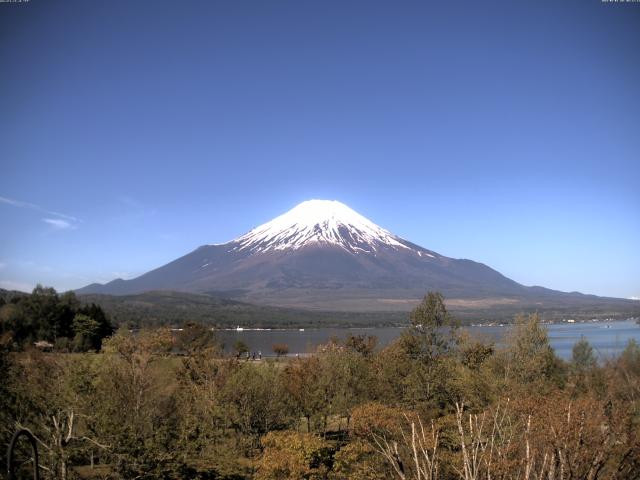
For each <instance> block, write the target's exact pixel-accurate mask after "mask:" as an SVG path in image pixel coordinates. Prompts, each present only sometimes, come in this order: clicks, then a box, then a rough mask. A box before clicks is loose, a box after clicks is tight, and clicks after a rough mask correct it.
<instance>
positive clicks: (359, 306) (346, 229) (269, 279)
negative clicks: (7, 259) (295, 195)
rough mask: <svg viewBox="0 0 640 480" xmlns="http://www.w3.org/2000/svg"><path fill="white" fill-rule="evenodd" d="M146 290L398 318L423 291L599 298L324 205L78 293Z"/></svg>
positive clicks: (491, 299)
mask: <svg viewBox="0 0 640 480" xmlns="http://www.w3.org/2000/svg"><path fill="white" fill-rule="evenodd" d="M151 290H174V291H183V292H192V293H210V294H215V295H218V296H225V297H229V298H236V299H241V300H243V301H249V302H253V303H259V304H268V305H278V306H294V307H309V308H316V309H325V310H332V309H333V310H336V309H337V310H370V311H375V310H406V309H408V308H411V307H412V306H413V305H414V304H415V302H416V300H417V299H419V298H420V297H421V296H422V295H424V293H425V292H426V291H428V290H437V291H440V292H442V293H443V294H444V295H445V297H447V298H449V299H450V301H451V302H458V303H459V304H460V305H464V304H465V302H466V303H469V304H470V305H474V306H476V307H477V306H478V305H479V304H480V305H481V304H485V303H486V304H490V305H512V304H514V305H515V304H518V305H525V304H527V305H535V304H540V305H542V304H543V303H544V302H549V301H553V302H556V303H557V302H561V303H565V302H567V301H570V302H578V303H584V302H585V301H587V302H589V301H591V300H593V299H595V298H598V297H592V296H585V295H581V294H576V293H571V294H569V293H562V292H555V291H552V290H548V289H544V288H541V287H525V286H523V285H520V284H519V283H517V282H514V281H513V280H510V279H508V278H507V277H505V276H503V275H501V274H500V273H498V272H496V271H495V270H493V269H491V268H489V267H487V266H486V265H483V264H481V263H477V262H473V261H471V260H459V259H453V258H449V257H445V256H443V255H440V254H438V253H436V252H433V251H431V250H427V249H426V248H423V247H420V246H418V245H416V244H414V243H411V242H409V241H407V240H404V239H402V238H400V237H398V236H396V235H394V234H393V233H391V232H389V231H387V230H385V229H384V228H381V227H379V226H378V225H376V224H374V223H373V222H371V221H370V220H368V219H367V218H365V217H363V216H362V215H360V214H358V213H357V212H355V211H354V210H352V209H350V208H349V207H347V206H346V205H344V204H342V203H340V202H337V201H327V200H309V201H306V202H303V203H301V204H299V205H297V206H296V207H295V208H293V209H292V210H290V211H288V212H287V213H285V214H283V215H281V216H279V217H277V218H275V219H274V220H272V221H270V222H268V223H265V224H264V225H261V226H259V227H257V228H255V229H253V230H251V231H250V232H248V233H246V234H245V235H242V236H241V237H239V238H237V239H235V240H232V241H230V242H227V243H224V244H219V245H204V246H201V247H199V248H197V249H196V250H194V251H193V252H191V253H189V254H187V255H185V256H183V257H180V258H178V259H177V260H174V261H173V262H171V263H168V264H166V265H164V266H162V267H160V268H157V269H155V270H152V271H150V272H148V273H145V274H144V275H141V276H140V277H137V278H134V279H132V280H122V279H118V280H114V281H112V282H109V283H107V284H104V285H100V284H92V285H88V286H87V287H84V288H82V289H80V290H79V291H78V293H81V294H88V293H101V294H112V295H125V294H135V293H141V292H145V291H151ZM590 299H591V300H590Z"/></svg>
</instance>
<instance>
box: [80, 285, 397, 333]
mask: <svg viewBox="0 0 640 480" xmlns="http://www.w3.org/2000/svg"><path fill="white" fill-rule="evenodd" d="M78 298H79V299H81V300H82V301H83V302H87V303H95V304H97V305H100V306H101V307H102V308H103V309H104V310H105V311H106V312H107V313H108V314H109V316H110V317H111V318H112V320H113V321H114V322H115V323H116V324H119V325H130V326H132V327H143V326H157V325H175V326H180V325H183V324H184V323H185V322H197V323H204V324H208V325H212V326H217V327H236V326H238V325H242V326H245V327H246V326H252V327H257V328H261V327H270V328H273V327H283V328H286V327H289V328H298V327H313V326H322V327H331V326H336V327H354V326H362V325H367V326H389V325H400V324H402V325H406V324H407V323H408V321H409V319H408V314H407V313H406V312H390V313H389V312H373V313H371V312H369V313H361V312H330V311H314V310H300V309H289V308H280V307H270V306H261V305H252V304H249V303H243V302H238V301H234V300H229V299H226V298H221V297H217V296H211V295H200V294H192V293H183V292H170V291H154V292H146V293H141V294H137V295H100V294H90V295H78Z"/></svg>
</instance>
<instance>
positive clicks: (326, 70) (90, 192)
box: [0, 0, 640, 297]
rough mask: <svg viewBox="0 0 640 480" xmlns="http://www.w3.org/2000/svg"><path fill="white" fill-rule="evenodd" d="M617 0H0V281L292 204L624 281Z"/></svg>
mask: <svg viewBox="0 0 640 480" xmlns="http://www.w3.org/2000/svg"><path fill="white" fill-rule="evenodd" d="M638 45H640V4H632V3H629V4H608V3H601V2H600V1H595V0H593V1H586V0H581V1H563V2H557V1H538V2H526V3H525V2H513V1H504V2H492V1H483V2H474V1H468V2H465V1H462V2H424V1H420V2H375V1H362V2H343V1H340V2H311V1H278V2H264V1H255V2H250V1H242V2H232V1H228V2H204V1H203V2H191V1H189V2H162V1H153V2H124V1H112V2H45V1H41V0H31V1H30V2H28V3H21V4H12V3H0V72H1V74H0V162H1V165H0V168H1V172H2V175H1V176H0V222H1V224H2V230H1V232H2V233H1V234H0V287H5V288H7V287H8V288H19V289H30V288H31V287H32V286H33V285H34V284H35V283H38V282H41V283H44V284H46V285H52V286H54V287H56V288H58V289H60V290H64V289H69V288H77V287H81V286H83V285H86V284H87V283H91V282H93V281H100V282H103V281H108V280H111V279H113V278H116V277H125V278H129V277H132V276H135V275H138V274H141V273H143V272H145V271H147V270H149V269H152V268H155V267H157V266H160V265H161V264H164V263H166V262H167V261H170V260H173V259H175V258H176V257H178V256H181V255H183V254H185V253H187V252H189V251H191V250H192V249H194V248H196V247H197V246H199V245H202V244H205V243H221V242H225V241H227V240H230V239H232V238H234V237H236V236H238V235H240V234H242V233H244V232H246V231H247V230H249V229H251V228H252V227H254V226H256V225H258V224H260V223H263V222H265V221H267V220H270V219H271V218H273V217H274V216H276V215H278V214H280V213H283V212H284V211H285V210H287V209H289V208H291V207H293V206H294V205H296V204H297V203H299V202H301V201H303V200H306V199H310V198H326V199H337V200H340V201H342V202H344V203H346V204H347V205H349V206H351V207H352V208H354V209H355V210H357V211H359V212H360V213H362V214H363V215H365V216H367V217H369V218H370V219H372V220H373V221H375V222H376V223H378V224H379V225H381V226H383V227H385V228H387V229H389V230H391V231H393V232H394V233H396V234H398V235H400V236H402V237H404V238H407V239H409V240H411V241H413V242H415V243H418V244H420V245H423V246H425V247H427V248H430V249H432V250H435V251H437V252H439V253H441V254H444V255H448V256H452V257H462V258H470V259H473V260H477V261H480V262H483V263H486V264H488V265H490V266H491V267H493V268H495V269H497V270H499V271H500V272H502V273H504V274H505V275H507V276H509V277H511V278H513V279H514V280H517V281H519V282H521V283H524V284H526V285H534V284H536V285H544V286H547V287H550V288H555V289H560V290H566V291H573V290H578V291H583V292H588V293H595V294H600V295H610V296H620V297H631V296H637V297H640V253H639V246H640V113H639V112H640V89H639V85H640V55H638V51H637V48H638Z"/></svg>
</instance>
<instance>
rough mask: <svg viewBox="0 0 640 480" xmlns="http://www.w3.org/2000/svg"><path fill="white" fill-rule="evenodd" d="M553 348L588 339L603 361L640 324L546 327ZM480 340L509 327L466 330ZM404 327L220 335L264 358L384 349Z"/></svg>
mask: <svg viewBox="0 0 640 480" xmlns="http://www.w3.org/2000/svg"><path fill="white" fill-rule="evenodd" d="M546 327H547V330H548V331H549V338H550V340H551V345H552V346H553V348H554V349H555V350H556V353H557V354H558V355H559V356H560V357H561V358H564V359H568V358H571V349H572V348H573V345H574V344H575V343H576V342H577V341H578V340H580V337H582V336H584V337H585V338H586V339H587V340H588V341H589V343H590V344H591V346H592V347H593V350H594V352H595V353H596V354H597V355H598V356H599V357H600V358H607V357H610V356H613V355H615V354H617V353H620V352H621V351H622V350H623V349H624V347H625V345H626V344H627V342H628V341H629V339H631V338H634V339H635V340H636V341H638V342H639V343H640V325H638V324H637V323H635V322H634V321H633V320H624V321H619V322H588V323H571V324H569V323H560V324H553V325H546ZM464 328H465V329H466V330H467V331H469V333H471V334H472V335H473V336H474V337H476V338H483V339H486V340H488V341H492V342H494V343H496V344H500V342H501V341H502V339H503V338H504V336H505V334H506V333H507V332H508V331H509V329H510V328H511V327H509V326H506V325H505V326H502V327H500V326H486V327H483V326H474V327H464ZM402 330H403V329H402V328H401V327H375V328H318V329H305V330H246V329H245V330H242V331H236V330H225V331H219V332H218V335H219V337H220V339H221V340H222V342H223V343H224V346H225V349H226V350H231V349H232V348H233V344H234V342H236V341H237V340H242V341H243V342H244V343H246V344H247V345H248V346H249V348H250V350H251V351H252V352H256V353H257V352H261V353H262V355H263V356H271V355H273V351H272V347H273V345H274V344H276V343H286V344H287V345H288V346H289V355H295V354H296V353H297V354H305V353H310V352H313V351H314V350H315V347H316V346H317V345H320V344H322V343H326V342H328V341H329V340H330V339H331V338H332V337H337V338H339V339H344V338H346V337H347V336H348V335H349V334H352V335H374V336H376V337H378V345H379V346H384V345H387V344H388V343H389V342H391V341H393V340H394V339H396V338H397V337H398V336H399V335H400V333H401V332H402Z"/></svg>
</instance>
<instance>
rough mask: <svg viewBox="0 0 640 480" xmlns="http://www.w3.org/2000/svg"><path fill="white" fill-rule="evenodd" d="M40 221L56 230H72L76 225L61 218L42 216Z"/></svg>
mask: <svg viewBox="0 0 640 480" xmlns="http://www.w3.org/2000/svg"><path fill="white" fill-rule="evenodd" d="M42 221H43V222H44V223H46V224H48V225H51V226H52V227H53V228H55V229H56V230H73V229H75V228H76V225H75V224H73V223H71V222H69V221H67V220H63V219H62V218H43V219H42Z"/></svg>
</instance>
